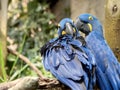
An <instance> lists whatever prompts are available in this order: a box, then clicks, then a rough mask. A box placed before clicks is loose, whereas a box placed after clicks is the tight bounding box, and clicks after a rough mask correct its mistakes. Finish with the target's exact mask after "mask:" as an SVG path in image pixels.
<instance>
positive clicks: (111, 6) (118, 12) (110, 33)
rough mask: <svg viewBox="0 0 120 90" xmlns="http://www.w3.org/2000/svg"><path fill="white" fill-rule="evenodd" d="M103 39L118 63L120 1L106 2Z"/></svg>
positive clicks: (109, 0) (110, 0) (119, 57)
mask: <svg viewBox="0 0 120 90" xmlns="http://www.w3.org/2000/svg"><path fill="white" fill-rule="evenodd" d="M104 25H105V37H106V39H107V42H108V44H109V45H110V47H111V48H112V50H113V51H114V53H115V55H116V56H117V58H118V59H119V61H120V0H107V1H106V6H105V24H104Z"/></svg>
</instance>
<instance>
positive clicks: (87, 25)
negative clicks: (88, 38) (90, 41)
mask: <svg viewBox="0 0 120 90" xmlns="http://www.w3.org/2000/svg"><path fill="white" fill-rule="evenodd" d="M74 24H75V26H76V28H77V29H78V30H80V31H81V32H83V33H85V35H88V34H89V33H90V32H91V31H93V30H98V29H99V28H100V30H102V29H101V28H102V25H101V23H100V22H99V20H98V19H97V18H96V17H95V16H93V15H91V14H81V15H80V16H78V17H77V19H76V21H75V23H74Z"/></svg>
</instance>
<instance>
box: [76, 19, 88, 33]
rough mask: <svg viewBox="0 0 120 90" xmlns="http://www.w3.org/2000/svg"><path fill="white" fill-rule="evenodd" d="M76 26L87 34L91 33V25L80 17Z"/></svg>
mask: <svg viewBox="0 0 120 90" xmlns="http://www.w3.org/2000/svg"><path fill="white" fill-rule="evenodd" d="M74 24H75V26H76V28H77V29H78V30H79V31H81V32H83V33H84V34H85V35H88V34H89V33H90V27H89V25H88V24H87V23H84V22H82V21H81V20H80V19H79V18H77V19H76V20H75V23H74Z"/></svg>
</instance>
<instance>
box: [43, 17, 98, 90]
mask: <svg viewBox="0 0 120 90" xmlns="http://www.w3.org/2000/svg"><path fill="white" fill-rule="evenodd" d="M82 39H84V38H81V36H80V34H79V33H78V30H77V29H76V27H75V26H74V23H73V21H72V20H71V19H70V18H64V19H62V20H61V21H60V23H59V28H58V37H57V38H55V39H52V40H50V41H49V42H48V43H46V44H45V45H44V46H43V47H42V48H41V55H42V56H43V64H44V67H45V69H46V70H48V71H50V72H51V73H52V74H53V75H54V76H55V77H56V78H57V79H58V80H59V81H60V82H62V83H64V84H65V85H67V86H68V87H70V88H71V89H72V90H88V89H89V90H93V85H94V83H95V81H96V77H95V71H94V70H95V66H96V63H95V58H94V57H93V55H92V53H91V52H90V50H89V49H88V48H86V47H85V45H84V43H83V42H84V40H82Z"/></svg>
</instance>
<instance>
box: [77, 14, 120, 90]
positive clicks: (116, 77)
mask: <svg viewBox="0 0 120 90" xmlns="http://www.w3.org/2000/svg"><path fill="white" fill-rule="evenodd" d="M88 24H90V25H92V31H91V32H90V28H89V29H88V28H86V27H87V26H89V25H88ZM75 25H76V27H77V28H78V29H79V30H81V31H82V32H84V33H85V34H86V38H85V40H86V42H87V47H89V48H90V49H91V51H92V52H93V53H94V56H95V58H96V63H97V68H96V76H97V82H98V84H99V87H100V89H101V90H120V69H119V68H120V64H119V62H118V60H117V58H116V57H115V55H114V54H113V52H112V50H111V49H110V47H109V46H108V44H107V42H106V40H105V38H104V35H103V29H102V25H101V23H100V22H99V20H98V19H97V18H96V17H94V16H92V15H90V14H81V15H80V16H79V17H78V19H77V20H76V22H75ZM81 27H82V28H81Z"/></svg>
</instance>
